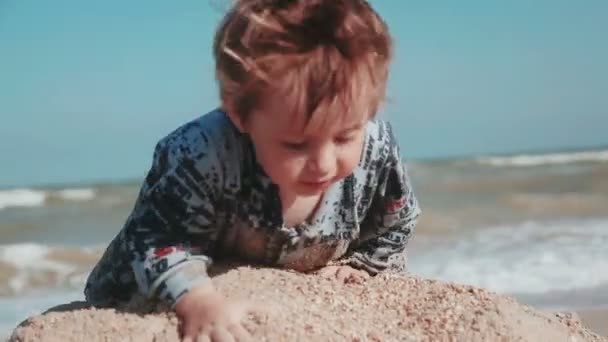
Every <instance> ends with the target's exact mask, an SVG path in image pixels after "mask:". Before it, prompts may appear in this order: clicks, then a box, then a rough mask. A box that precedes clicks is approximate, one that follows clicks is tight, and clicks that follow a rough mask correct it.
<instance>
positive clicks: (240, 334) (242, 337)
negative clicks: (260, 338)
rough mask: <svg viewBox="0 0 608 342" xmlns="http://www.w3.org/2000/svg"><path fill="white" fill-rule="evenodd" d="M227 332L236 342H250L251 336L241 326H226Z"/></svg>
mask: <svg viewBox="0 0 608 342" xmlns="http://www.w3.org/2000/svg"><path fill="white" fill-rule="evenodd" d="M228 331H230V333H231V334H232V336H234V340H235V341H237V342H249V341H251V334H249V331H247V330H246V329H245V328H244V327H243V326H242V325H241V324H231V325H229V326H228Z"/></svg>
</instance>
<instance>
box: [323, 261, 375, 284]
mask: <svg viewBox="0 0 608 342" xmlns="http://www.w3.org/2000/svg"><path fill="white" fill-rule="evenodd" d="M317 274H318V275H320V276H322V277H325V278H334V279H337V280H338V281H339V282H341V283H345V284H349V283H351V284H352V283H356V284H361V283H363V282H364V281H365V280H366V279H368V278H369V274H368V273H367V272H365V271H361V270H357V269H354V268H352V267H350V266H337V265H332V266H326V267H323V268H322V269H320V270H319V271H318V272H317Z"/></svg>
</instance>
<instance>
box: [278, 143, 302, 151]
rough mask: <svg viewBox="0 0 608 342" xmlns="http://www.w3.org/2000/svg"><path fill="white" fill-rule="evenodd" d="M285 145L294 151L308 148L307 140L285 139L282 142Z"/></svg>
mask: <svg viewBox="0 0 608 342" xmlns="http://www.w3.org/2000/svg"><path fill="white" fill-rule="evenodd" d="M282 145H283V147H285V148H287V149H288V150H293V151H302V150H304V149H306V146H307V144H306V142H288V141H284V142H283V143H282Z"/></svg>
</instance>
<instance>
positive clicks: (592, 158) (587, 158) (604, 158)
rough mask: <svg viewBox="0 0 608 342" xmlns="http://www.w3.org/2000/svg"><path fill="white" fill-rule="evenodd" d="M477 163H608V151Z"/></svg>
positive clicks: (499, 158) (544, 155)
mask: <svg viewBox="0 0 608 342" xmlns="http://www.w3.org/2000/svg"><path fill="white" fill-rule="evenodd" d="M477 162H478V163H480V164H484V165H491V166H540V165H555V164H570V163H578V162H608V150H603V151H582V152H568V153H549V154H538V155H534V154H520V155H515V156H508V157H482V158H478V159H477Z"/></svg>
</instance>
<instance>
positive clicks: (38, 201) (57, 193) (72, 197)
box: [0, 188, 97, 210]
mask: <svg viewBox="0 0 608 342" xmlns="http://www.w3.org/2000/svg"><path fill="white" fill-rule="evenodd" d="M96 193H97V190H96V189H94V188H66V189H59V190H45V189H29V188H23V189H10V190H0V210H2V209H6V208H18V207H40V206H43V205H44V204H45V203H47V202H49V201H57V200H59V201H68V202H80V201H90V200H93V199H94V198H95V196H96Z"/></svg>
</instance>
